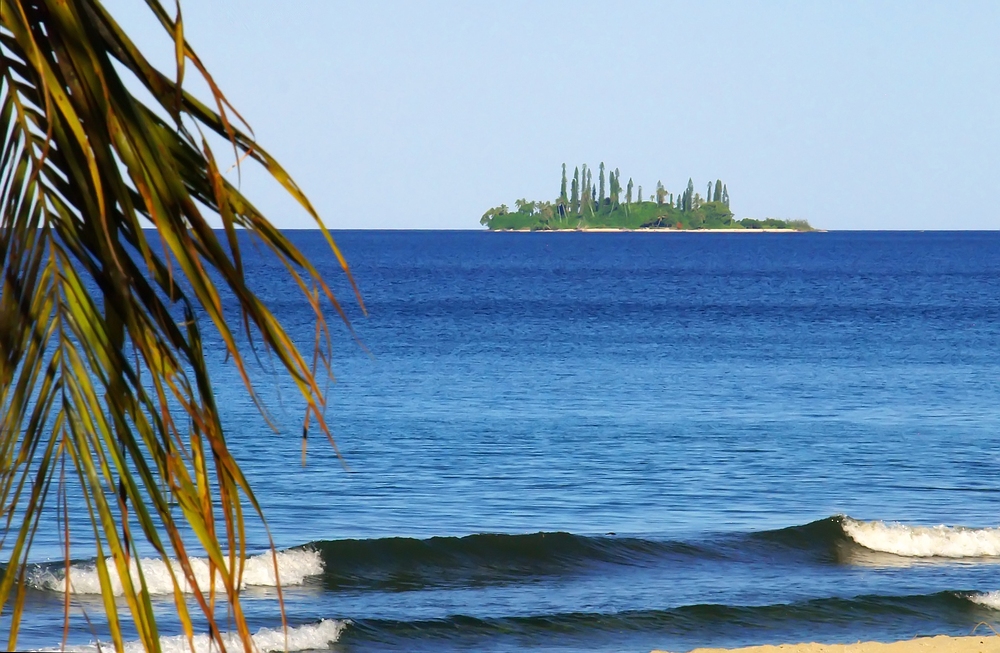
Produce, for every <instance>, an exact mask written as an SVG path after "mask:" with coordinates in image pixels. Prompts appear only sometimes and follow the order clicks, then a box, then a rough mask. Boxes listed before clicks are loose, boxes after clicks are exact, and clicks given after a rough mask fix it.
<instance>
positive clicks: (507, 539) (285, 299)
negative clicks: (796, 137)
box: [0, 231, 1000, 653]
mask: <svg viewBox="0 0 1000 653" xmlns="http://www.w3.org/2000/svg"><path fill="white" fill-rule="evenodd" d="M334 235H335V238H336V239H337V241H338V243H339V245H340V246H341V248H342V250H343V252H344V254H345V255H346V257H347V259H348V261H349V263H350V265H351V268H352V271H353V273H354V275H355V277H356V279H357V282H358V285H359V287H360V290H361V293H362V294H363V297H364V301H365V304H366V306H367V309H368V316H367V317H364V316H363V315H362V313H361V310H360V309H359V307H358V306H357V303H356V302H354V301H352V300H351V296H350V292H349V290H348V289H347V286H346V284H345V283H344V282H343V277H342V275H341V274H339V272H338V268H337V266H336V262H335V260H334V259H333V258H332V256H331V255H330V254H329V251H328V250H327V249H326V248H325V245H324V243H323V242H322V239H321V238H320V237H319V236H318V235H317V234H316V233H315V232H309V231H299V232H291V233H290V236H291V238H292V239H293V241H294V242H295V243H297V244H298V245H299V246H300V247H301V248H302V249H303V250H304V251H306V252H307V253H308V254H310V255H311V256H312V257H314V260H315V261H316V262H317V264H318V266H319V267H320V269H321V270H324V271H326V272H327V274H328V275H329V278H330V279H331V280H332V281H333V282H334V286H335V288H336V290H337V293H338V295H339V296H340V298H341V299H342V300H343V302H344V304H345V306H346V308H347V312H348V314H349V316H350V318H351V321H352V324H353V327H354V329H355V332H356V334H357V338H358V340H359V341H360V343H362V344H363V346H362V345H359V344H358V342H356V341H355V340H353V339H352V338H351V336H350V335H349V333H348V332H347V330H346V329H344V328H342V327H341V326H340V324H339V323H338V322H337V318H336V315H335V314H334V313H333V312H332V311H331V312H330V316H329V317H330V320H331V324H333V325H334V327H335V328H334V341H335V358H334V361H333V367H334V372H335V374H336V377H337V380H336V383H333V384H331V386H330V388H329V402H330V408H329V414H328V417H329V419H330V421H331V424H332V426H333V430H334V435H335V437H336V441H337V445H338V446H339V449H340V452H341V454H342V456H343V459H342V460H339V459H338V458H337V456H336V455H335V454H334V452H333V450H332V448H331V447H330V446H329V444H327V443H326V442H325V441H323V440H322V439H321V438H312V439H311V440H310V453H309V461H308V464H307V466H306V467H304V468H303V467H301V465H300V442H301V441H300V437H299V436H300V429H301V423H302V407H301V403H300V402H298V401H297V400H296V398H295V393H294V389H293V388H292V386H291V385H290V384H289V383H288V382H287V380H283V379H282V377H281V376H280V375H275V374H274V373H272V372H271V371H270V368H269V367H268V364H267V361H266V359H265V361H264V365H263V367H262V368H261V369H260V370H259V372H258V374H257V376H256V377H255V379H256V381H257V383H258V388H259V389H260V392H261V394H262V395H263V396H264V398H265V401H266V404H267V406H268V408H269V409H270V410H271V411H272V414H273V415H274V416H275V419H276V421H277V423H278V424H279V425H280V426H281V429H282V432H281V433H274V432H272V431H271V430H269V428H268V427H267V426H266V425H265V423H264V422H263V421H262V419H261V418H260V417H259V415H258V413H257V411H256V409H255V408H254V405H253V404H252V403H251V401H250V399H249V397H248V395H247V393H246V391H245V390H244V389H243V387H242V384H241V382H240V381H239V377H238V376H237V375H236V373H235V371H234V370H233V369H232V367H231V365H229V364H227V363H226V362H225V360H224V357H223V355H222V349H221V347H220V345H219V343H218V342H217V341H210V342H209V343H208V347H207V351H208V356H209V358H210V360H211V361H212V364H213V367H214V369H215V370H216V377H215V378H216V386H215V390H216V392H217V395H218V399H219V404H220V405H221V406H222V407H223V411H224V423H225V424H226V425H227V427H228V441H229V443H230V446H231V447H232V448H233V450H234V451H235V452H236V455H237V458H238V459H239V460H240V461H241V463H242V464H243V468H244V470H245V471H246V472H247V474H248V476H249V477H250V479H251V481H252V482H253V484H254V487H255V489H256V492H257V496H258V498H259V499H260V500H261V502H262V503H263V505H264V508H265V511H266V515H267V517H268V520H269V525H270V528H271V531H272V533H273V535H274V538H275V542H276V544H277V546H278V547H279V549H281V550H282V551H283V553H282V557H281V562H280V565H281V567H280V568H281V571H282V575H283V578H285V587H284V597H285V601H286V612H287V616H288V621H289V625H290V628H291V631H290V633H291V638H290V639H289V640H288V641H289V648H291V649H293V650H309V649H320V650H334V651H342V652H345V653H346V652H352V653H353V652H360V651H408V652H420V651H426V652H431V651H433V652H450V651H491V652H507V651H523V650H531V651H553V652H555V651H560V652H569V651H608V652H612V651H614V652H618V651H626V652H636V653H639V652H643V653H644V652H647V651H649V650H650V649H653V648H660V649H665V650H669V651H673V652H683V651H688V650H690V649H692V648H695V647H698V646H709V645H711V646H736V645H746V644H757V643H782V642H793V641H809V640H812V641H824V642H853V641H857V640H859V639H862V640H867V639H876V640H891V639H899V638H908V637H912V636H914V635H918V634H954V635H962V634H968V633H970V632H971V631H972V629H973V627H975V626H976V624H977V623H979V622H983V621H986V622H991V623H994V624H997V623H1000V592H998V590H1000V564H998V563H1000V528H998V526H1000V233H995V232H961V233H959V232H955V233H949V232H935V233H912V232H894V233H886V232H831V233H809V234H761V233H755V234H724V233H715V234H712V233H708V234H706V233H689V234H685V233H485V232H439V231H427V232H412V231H402V232H385V231H345V232H335V234H334ZM245 254H246V256H247V257H248V264H247V265H248V271H247V274H248V276H249V277H250V279H251V285H252V286H253V287H254V288H255V289H256V290H257V291H258V292H259V293H260V295H261V297H262V298H263V299H264V301H265V302H267V303H268V305H269V306H271V307H272V309H273V310H274V311H275V312H276V314H277V315H278V316H279V317H280V318H282V319H283V320H284V321H285V323H286V325H287V326H288V327H289V329H290V330H291V331H292V333H293V334H294V335H295V337H296V338H297V339H299V341H300V342H301V343H302V344H303V346H305V347H310V346H311V342H312V338H313V330H312V329H313V325H312V322H311V321H310V315H309V313H308V309H307V307H306V306H305V305H304V303H303V302H302V301H301V300H300V299H299V297H300V295H299V293H298V291H297V290H296V288H295V287H294V285H293V284H292V283H291V282H290V281H289V280H288V279H287V277H286V275H284V274H283V272H282V269H281V268H280V267H278V266H277V265H276V264H275V262H274V261H272V260H270V259H268V258H267V257H266V256H265V255H264V254H262V253H254V250H253V249H247V250H245ZM39 538H40V539H39V542H38V544H37V546H36V558H37V560H38V562H39V567H38V569H37V570H36V571H37V572H38V573H37V575H36V577H35V579H34V581H33V585H32V589H31V590H30V591H29V598H28V601H29V605H28V608H27V613H26V616H25V620H24V625H23V628H22V632H21V636H20V639H19V643H20V645H21V646H23V647H25V648H31V647H52V646H58V645H59V642H60V639H61V636H62V610H63V595H62V593H61V592H60V591H59V590H58V589H52V588H53V587H57V588H61V587H62V585H60V584H59V583H58V582H51V581H52V579H53V578H56V579H57V578H58V577H59V574H60V573H62V572H61V570H60V569H59V568H58V567H57V565H56V563H55V562H51V561H50V560H57V559H58V558H59V557H61V553H59V549H58V546H57V541H58V540H57V539H56V535H55V534H53V535H45V534H40V535H39ZM45 538H49V539H45ZM250 538H251V541H250V545H251V549H252V551H253V552H254V553H259V552H261V551H263V550H264V547H265V545H266V539H265V537H264V534H263V530H262V529H261V528H259V527H254V528H253V529H252V530H251V535H250ZM258 562H259V561H258ZM88 564H89V563H88V561H87V560H86V559H83V560H81V561H80V562H78V563H76V564H75V565H74V571H73V574H74V575H73V576H72V577H73V578H75V579H77V580H76V582H77V583H78V587H77V593H76V594H74V595H73V597H72V598H73V604H74V606H75V607H74V609H73V620H72V622H71V631H70V637H69V641H70V644H72V645H74V646H77V647H80V648H81V649H82V650H93V648H94V647H93V641H94V639H95V636H94V634H93V633H92V631H91V630H90V626H88V623H87V621H86V620H85V619H84V618H83V616H82V614H83V612H84V611H85V612H86V613H87V615H88V616H89V617H90V618H91V619H92V620H93V621H94V627H95V628H96V629H97V630H98V631H100V621H101V619H100V615H101V613H102V607H101V603H100V601H99V599H98V598H97V597H96V596H94V595H92V594H88V593H87V590H86V588H85V587H84V584H85V583H84V581H85V580H86V579H87V574H88V573H90V574H91V578H92V577H93V572H92V571H89V572H88ZM263 566H264V567H266V565H263ZM254 573H257V572H254ZM265 576H266V573H264V572H260V573H259V574H258V575H257V576H253V578H252V579H251V583H253V584H251V585H250V586H249V587H248V588H247V590H246V599H245V607H246V609H247V610H248V613H249V618H250V621H251V624H252V626H253V629H254V630H257V629H260V640H259V641H260V643H261V646H262V648H263V649H265V650H267V649H268V648H277V649H281V648H282V647H283V646H284V640H283V639H282V638H280V637H278V636H277V632H278V631H280V624H281V620H280V615H279V611H278V607H277V601H276V593H275V590H274V586H273V585H274V583H273V579H272V580H268V579H267V578H266V577H265ZM47 579H48V580H47ZM254 579H256V580H254ZM172 601H173V599H172V597H171V596H170V595H168V594H164V595H162V596H158V597H157V598H156V602H157V606H159V607H158V615H159V616H160V618H161V631H162V633H163V635H164V637H165V639H164V645H165V647H166V648H168V649H173V650H181V649H180V641H179V639H178V638H176V637H174V636H176V635H177V634H178V633H180V629H179V626H178V625H177V623H176V613H175V611H174V610H173V602H172ZM8 619H9V617H8V615H6V614H5V615H4V616H3V621H2V622H0V631H4V632H0V636H2V637H3V638H4V641H6V632H5V631H6V630H7V629H9V621H8ZM97 636H98V637H102V635H101V633H100V632H98V633H97Z"/></svg>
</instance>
